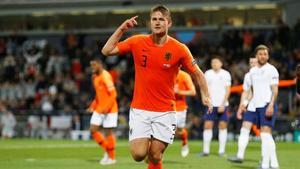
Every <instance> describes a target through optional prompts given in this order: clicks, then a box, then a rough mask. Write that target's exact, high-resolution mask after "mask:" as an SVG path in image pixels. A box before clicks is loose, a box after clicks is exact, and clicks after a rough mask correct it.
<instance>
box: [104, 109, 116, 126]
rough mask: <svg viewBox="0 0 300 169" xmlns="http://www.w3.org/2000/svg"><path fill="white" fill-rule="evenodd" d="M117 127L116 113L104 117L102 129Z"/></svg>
mask: <svg viewBox="0 0 300 169" xmlns="http://www.w3.org/2000/svg"><path fill="white" fill-rule="evenodd" d="M117 125H118V113H108V114H105V115H104V120H103V128H116V127H117Z"/></svg>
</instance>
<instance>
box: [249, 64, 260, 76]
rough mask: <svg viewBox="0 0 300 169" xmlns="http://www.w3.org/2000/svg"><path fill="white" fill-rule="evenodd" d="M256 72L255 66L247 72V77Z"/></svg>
mask: <svg viewBox="0 0 300 169" xmlns="http://www.w3.org/2000/svg"><path fill="white" fill-rule="evenodd" d="M257 70H258V67H257V66H254V67H252V68H251V69H250V70H249V72H248V73H249V75H251V74H252V73H254V72H255V71H257Z"/></svg>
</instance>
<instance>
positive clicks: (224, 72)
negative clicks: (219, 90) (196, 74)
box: [221, 69, 230, 76]
mask: <svg viewBox="0 0 300 169" xmlns="http://www.w3.org/2000/svg"><path fill="white" fill-rule="evenodd" d="M221 72H222V73H223V74H226V75H229V76H230V72H229V71H228V70H225V69H221Z"/></svg>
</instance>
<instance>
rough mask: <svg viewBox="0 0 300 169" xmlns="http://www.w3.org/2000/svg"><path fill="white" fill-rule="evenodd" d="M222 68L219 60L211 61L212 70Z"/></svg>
mask: <svg viewBox="0 0 300 169" xmlns="http://www.w3.org/2000/svg"><path fill="white" fill-rule="evenodd" d="M221 67H222V62H221V61H220V60H219V59H213V60H211V68H212V69H213V70H220V69H221Z"/></svg>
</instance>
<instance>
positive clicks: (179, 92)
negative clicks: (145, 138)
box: [175, 70, 196, 157]
mask: <svg viewBox="0 0 300 169" xmlns="http://www.w3.org/2000/svg"><path fill="white" fill-rule="evenodd" d="M195 95H196V89H195V86H194V84H193V81H192V78H191V77H190V75H189V74H188V73H186V72H184V71H182V70H179V72H178V75H177V77H176V82H175V99H176V118H177V134H178V136H179V137H180V138H181V140H182V148H181V156H182V157H186V156H187V155H188V154H189V147H188V131H187V129H186V128H185V122H186V115H187V108H188V105H187V103H186V96H195Z"/></svg>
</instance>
